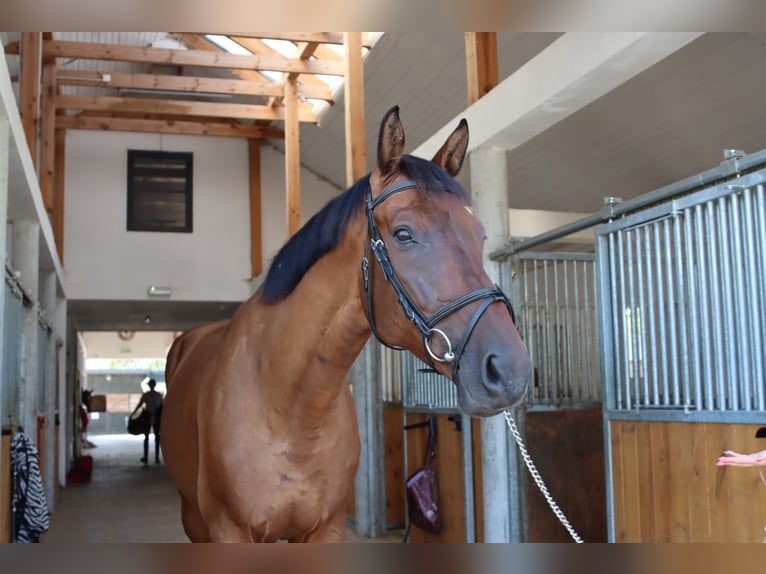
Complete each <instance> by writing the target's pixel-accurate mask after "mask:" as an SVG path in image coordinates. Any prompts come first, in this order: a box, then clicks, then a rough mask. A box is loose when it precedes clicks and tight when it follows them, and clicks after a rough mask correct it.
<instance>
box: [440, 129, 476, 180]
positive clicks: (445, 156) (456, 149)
mask: <svg viewBox="0 0 766 574" xmlns="http://www.w3.org/2000/svg"><path fill="white" fill-rule="evenodd" d="M466 149H468V122H467V121H465V118H463V119H462V120H460V123H459V124H458V126H457V127H456V128H455V131H454V132H452V133H451V134H450V136H449V137H448V138H447V141H446V142H444V145H443V146H442V147H441V149H440V150H439V151H437V152H436V155H435V156H434V159H433V160H432V161H433V162H434V163H435V164H436V165H438V166H439V167H441V168H442V169H443V170H444V171H446V172H447V173H448V174H450V175H451V176H452V177H455V176H456V175H457V174H458V173H459V172H460V168H461V167H463V160H464V159H465V151H466Z"/></svg>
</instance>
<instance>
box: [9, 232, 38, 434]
mask: <svg viewBox="0 0 766 574" xmlns="http://www.w3.org/2000/svg"><path fill="white" fill-rule="evenodd" d="M39 252H40V224H39V223H37V222H36V221H31V220H26V219H25V220H21V221H16V222H14V224H13V266H14V268H15V270H16V271H19V272H20V273H21V275H20V277H19V281H20V283H21V285H22V287H23V288H24V291H25V292H26V294H27V295H29V297H30V298H31V299H32V301H31V305H26V304H25V305H24V338H23V345H24V352H23V354H22V357H21V360H22V376H21V381H20V383H19V384H20V385H21V387H20V388H19V395H18V396H19V421H18V422H19V424H21V425H23V427H24V432H25V433H26V434H27V435H29V437H30V438H32V439H33V440H34V439H35V437H36V435H37V380H38V375H39V373H38V360H37V353H38V338H39V337H38V330H39V328H38V326H37V311H38V308H39V307H38V306H39V303H38V300H39V295H38V291H39V289H38V284H39V263H40V257H39Z"/></svg>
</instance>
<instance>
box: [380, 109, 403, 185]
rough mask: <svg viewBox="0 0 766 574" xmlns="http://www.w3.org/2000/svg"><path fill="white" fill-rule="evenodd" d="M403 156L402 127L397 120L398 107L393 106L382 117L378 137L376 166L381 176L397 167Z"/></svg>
mask: <svg viewBox="0 0 766 574" xmlns="http://www.w3.org/2000/svg"><path fill="white" fill-rule="evenodd" d="M402 154H404V126H402V121H401V120H400V119H399V106H394V107H393V108H391V109H390V110H388V112H386V115H385V116H384V117H383V122H381V124H380V135H379V136H378V165H377V168H378V170H379V171H380V173H381V175H388V174H390V173H391V172H393V171H394V170H395V169H396V167H397V166H398V165H399V160H401V159H402Z"/></svg>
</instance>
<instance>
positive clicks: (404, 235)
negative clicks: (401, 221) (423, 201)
mask: <svg viewBox="0 0 766 574" xmlns="http://www.w3.org/2000/svg"><path fill="white" fill-rule="evenodd" d="M394 239H396V240H397V241H398V242H399V243H407V242H408V241H412V233H411V232H410V230H409V229H407V228H406V227H397V228H396V229H394Z"/></svg>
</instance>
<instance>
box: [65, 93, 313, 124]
mask: <svg viewBox="0 0 766 574" xmlns="http://www.w3.org/2000/svg"><path fill="white" fill-rule="evenodd" d="M56 107H57V108H58V109H61V110H98V111H107V112H108V111H114V112H136V113H147V114H149V113H151V114H175V115H178V116H207V117H214V118H242V119H251V120H282V119H284V118H285V111H284V108H272V107H269V106H259V105H251V104H229V103H226V104H220V103H214V102H192V101H189V100H173V99H153V98H126V97H106V96H105V97H93V96H66V95H61V96H58V97H57V98H56ZM298 118H299V121H304V122H316V117H315V116H314V112H313V111H312V110H311V106H308V105H305V104H304V105H299V106H298Z"/></svg>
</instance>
